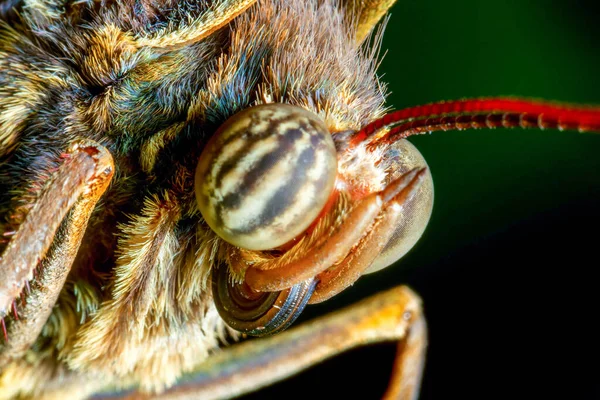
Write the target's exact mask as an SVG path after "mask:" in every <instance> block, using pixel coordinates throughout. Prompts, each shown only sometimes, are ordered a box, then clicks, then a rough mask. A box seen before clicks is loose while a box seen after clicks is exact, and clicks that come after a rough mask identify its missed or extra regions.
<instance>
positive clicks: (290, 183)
mask: <svg viewBox="0 0 600 400" xmlns="http://www.w3.org/2000/svg"><path fill="white" fill-rule="evenodd" d="M336 175H337V157H336V152H335V146H334V143H333V140H332V138H331V135H330V133H329V132H328V130H327V127H326V126H325V123H324V122H323V121H322V120H321V119H320V118H319V117H318V116H317V115H315V114H313V113H311V112H309V111H307V110H305V109H303V108H300V107H296V106H292V105H289V104H266V105H261V106H256V107H251V108H248V109H246V110H243V111H241V112H239V113H238V114H236V115H234V116H233V117H231V118H229V119H228V120H227V121H226V122H225V123H224V124H223V125H222V126H221V127H220V128H219V129H218V130H217V132H216V133H215V135H214V136H213V137H212V138H211V140H210V141H209V142H208V144H207V145H206V147H205V148H204V150H203V152H202V155H201V156H200V161H199V162H198V167H197V169H196V179H195V181H196V182H195V189H196V199H197V202H198V208H199V209H200V212H201V213H202V216H203V217H204V219H205V220H206V222H207V223H208V225H209V226H210V227H211V228H212V230H213V231H214V232H215V233H216V234H217V235H219V236H220V237H221V238H223V239H224V240H226V241H227V242H229V243H231V244H233V245H236V246H238V247H241V248H244V249H249V250H268V249H273V248H276V247H278V246H281V245H283V244H285V243H287V242H289V241H290V240H292V239H293V238H294V237H296V236H298V235H300V234H301V233H302V232H304V231H305V230H306V229H307V228H308V227H309V226H310V225H311V223H312V222H313V221H314V220H315V219H316V218H317V216H318V215H319V213H320V212H321V210H322V209H323V207H324V206H325V204H326V203H327V200H328V198H329V196H330V194H331V192H332V190H333V186H334V183H335V178H336Z"/></svg>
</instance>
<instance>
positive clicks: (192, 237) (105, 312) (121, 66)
mask: <svg viewBox="0 0 600 400" xmlns="http://www.w3.org/2000/svg"><path fill="white" fill-rule="evenodd" d="M22 3H23V4H21V3H15V4H16V9H15V10H14V11H7V10H4V9H0V18H4V20H5V21H7V22H1V21H0V128H1V129H0V157H2V164H1V166H0V168H1V170H2V179H1V180H0V185H2V186H3V188H4V189H7V190H9V191H10V192H9V194H8V195H5V196H4V197H2V198H0V205H1V206H2V209H3V210H4V211H3V214H6V215H8V214H10V212H11V210H14V208H15V204H20V203H22V202H23V201H26V202H27V201H29V202H31V201H34V200H31V199H29V198H28V197H26V196H27V195H26V193H25V189H26V188H27V186H28V184H29V183H30V182H31V181H32V180H35V179H37V178H36V177H38V176H41V175H42V174H43V173H44V171H46V170H48V169H49V168H50V167H51V166H50V164H49V161H48V160H50V159H51V158H52V157H51V155H52V154H55V153H57V152H60V151H62V149H63V148H64V147H65V146H66V145H67V144H68V143H69V142H71V141H72V140H73V139H74V138H77V137H81V136H84V137H87V138H90V139H92V140H96V141H97V142H99V143H100V144H102V145H104V146H106V147H107V148H108V149H109V150H110V151H111V153H112V154H113V155H114V158H115V164H116V167H117V171H116V175H115V178H114V179H113V183H112V185H111V187H110V188H109V190H108V192H107V193H106V194H105V196H104V197H103V200H102V201H101V202H100V203H99V204H98V206H97V208H96V210H95V212H94V214H93V215H92V218H91V220H90V223H89V227H88V230H87V234H86V237H85V238H84V241H83V243H82V245H81V248H80V251H79V253H78V256H77V259H76V261H75V264H74V265H73V269H72V272H71V275H70V277H69V280H68V282H67V284H66V285H65V287H64V289H63V291H62V293H61V296H60V298H59V301H58V303H57V307H55V309H54V312H53V314H52V315H51V317H50V319H49V320H48V322H47V324H46V327H45V328H44V330H43V332H42V334H41V335H40V337H39V339H38V341H37V342H36V343H35V344H34V346H33V347H32V348H31V349H30V350H29V352H28V354H27V355H26V356H25V357H24V358H23V359H18V360H15V361H14V362H13V363H12V364H10V365H8V366H2V367H0V370H1V371H0V398H12V397H13V396H25V397H27V396H34V397H38V396H40V395H41V394H42V392H43V393H44V395H45V396H48V397H51V396H54V395H56V396H60V395H61V393H63V392H62V391H63V390H65V387H70V386H69V385H75V386H77V387H78V388H79V389H81V390H82V395H84V396H85V395H86V394H87V393H91V392H94V391H96V390H98V389H100V388H102V387H106V386H111V385H113V386H118V387H128V386H130V385H136V386H139V387H141V388H142V389H143V390H148V391H160V390H163V389H164V388H165V387H168V386H170V385H172V384H174V383H175V382H176V380H177V379H178V378H179V377H180V376H181V374H183V373H185V372H187V371H191V370H193V369H194V367H196V366H197V365H198V364H200V363H201V362H202V361H203V360H204V359H206V357H208V356H209V355H210V354H211V352H213V351H215V350H216V349H217V347H218V346H219V343H224V342H225V340H226V337H227V336H228V335H229V336H232V335H233V336H235V335H234V334H232V333H231V332H227V329H226V328H225V326H224V324H223V322H222V321H221V319H220V318H219V316H218V314H217V312H216V310H215V308H214V305H213V304H212V299H211V294H210V291H209V290H208V289H207V282H208V277H209V273H210V270H211V267H212V265H213V264H214V263H215V262H217V260H220V259H224V258H226V253H227V250H228V245H227V244H225V243H223V242H222V241H221V240H220V239H217V238H216V236H215V235H214V233H212V232H211V231H210V229H208V227H207V226H206V225H205V224H204V222H203V221H202V220H201V217H200V215H199V213H198V211H197V209H196V206H195V203H194V196H193V173H194V169H195V165H196V162H197V158H198V156H199V154H200V152H201V150H202V146H203V143H204V142H205V140H206V138H208V137H209V136H210V135H211V133H212V132H214V130H215V129H216V128H217V127H218V126H219V125H220V124H221V123H222V122H223V121H224V120H225V119H227V118H228V117H229V116H231V115H232V114H234V113H235V112H237V111H239V110H241V109H243V108H246V107H248V106H251V105H256V104H262V103H269V102H286V103H290V104H296V105H300V106H302V107H304V108H306V109H308V110H310V111H313V112H315V113H316V114H318V115H319V116H321V117H322V118H323V119H324V120H325V121H326V124H327V125H328V127H329V129H330V131H331V132H332V133H335V132H340V131H345V130H356V129H358V128H359V127H360V126H361V125H363V124H364V123H366V122H368V121H371V120H373V119H375V118H377V117H379V116H381V115H382V114H383V113H384V111H385V107H384V100H385V89H384V87H383V85H382V84H381V83H380V82H379V81H378V79H377V76H376V74H375V68H376V64H377V60H376V55H377V51H378V49H377V46H375V47H374V48H367V47H359V46H357V44H356V41H355V38H356V35H357V26H356V21H357V20H359V18H358V17H357V16H356V13H357V12H358V11H357V9H355V8H349V10H350V11H347V12H344V10H345V9H344V8H343V7H341V6H340V4H339V3H338V2H337V1H334V0H321V1H317V0H313V1H288V0H264V1H260V2H259V3H258V4H256V5H255V6H253V7H252V8H250V9H249V10H247V11H245V12H243V13H242V14H241V15H240V16H239V17H238V18H236V19H235V20H234V21H233V22H231V23H230V24H229V25H228V26H226V27H225V28H223V29H220V30H215V29H212V28H211V29H208V25H210V23H211V20H215V19H218V16H219V15H221V14H223V13H226V12H227V10H229V12H230V14H229V15H231V14H235V13H237V12H239V11H240V10H243V9H245V8H244V7H247V5H248V4H246V3H244V4H245V5H239V4H238V5H237V6H236V5H235V4H234V3H232V2H228V1H224V0H220V1H214V2H206V3H205V2H198V3H197V5H195V3H194V2H185V3H184V4H185V5H182V6H178V5H177V6H174V5H175V4H178V3H175V2H173V1H166V2H162V3H159V2H150V1H141V2H137V1H136V2H133V1H125V0H123V1H101V2H100V1H91V0H90V1H86V2H72V3H71V2H63V1H40V0H29V1H24V2H22ZM230 3H232V4H234V5H233V6H231V7H233V8H231V9H228V8H227V7H229V6H230ZM206 4H208V5H206ZM236 7H237V8H236ZM235 10H237V11H235ZM9 23H10V24H11V26H9ZM217 25H218V24H217ZM219 26H220V25H219ZM361 29H363V30H364V27H361ZM376 44H378V42H377V41H376ZM348 164H351V160H348ZM373 173H374V174H375V175H377V176H376V177H377V178H378V179H379V181H381V180H382V179H383V178H382V177H383V176H384V175H385V174H383V172H382V170H381V169H376V171H374V172H373ZM381 174H383V175H381ZM4 192H6V190H5V191H4ZM24 199H25V200H24ZM340 201H341V203H340V204H341V205H340V206H339V207H337V209H338V212H337V215H338V216H341V215H343V212H344V210H345V209H346V208H347V206H346V205H345V203H344V200H343V199H342V200H340ZM340 218H341V217H340ZM328 223H331V224H333V225H335V224H336V223H339V221H337V220H335V219H333V220H331V221H329V222H328ZM326 230H327V229H325V227H322V228H319V229H317V230H316V232H317V234H319V235H320V234H324V233H322V232H324V231H326ZM315 240H316V239H315ZM299 249H300V250H298V249H297V251H305V250H303V249H306V246H303V247H301V248H300V247H299ZM290 256H292V255H290ZM0 351H1V349H0ZM82 382H85V383H82ZM84 389H85V390H84ZM69 396H70V397H71V398H72V393H71V394H70V395H69Z"/></svg>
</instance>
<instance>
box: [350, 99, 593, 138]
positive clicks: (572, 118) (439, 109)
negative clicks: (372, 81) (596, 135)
mask: <svg viewBox="0 0 600 400" xmlns="http://www.w3.org/2000/svg"><path fill="white" fill-rule="evenodd" d="M498 127H506V128H539V129H550V128H556V129H559V130H564V129H572V130H578V131H580V132H600V107H598V106H578V105H573V104H558V103H550V102H544V101H537V100H527V99H518V98H488V99H466V100H455V101H442V102H439V103H431V104H427V105H423V106H417V107H410V108H405V109H403V110H398V111H394V112H391V113H389V114H386V115H384V116H383V117H382V118H380V119H378V120H375V121H373V122H371V123H370V124H368V125H366V126H364V127H363V128H362V129H361V130H360V131H358V132H356V133H355V134H354V135H353V137H352V138H351V139H350V145H349V147H350V148H352V147H354V146H356V145H358V144H359V143H361V142H362V141H364V140H366V139H368V138H371V137H372V136H374V135H375V134H376V133H377V132H378V131H379V130H381V129H382V128H391V129H390V130H389V131H388V132H387V133H385V134H384V135H382V136H380V137H377V138H375V142H376V143H386V142H393V141H395V140H398V139H402V138H406V137H408V136H411V135H415V134H420V133H427V132H433V131H440V130H462V129H473V128H474V129H482V128H498Z"/></svg>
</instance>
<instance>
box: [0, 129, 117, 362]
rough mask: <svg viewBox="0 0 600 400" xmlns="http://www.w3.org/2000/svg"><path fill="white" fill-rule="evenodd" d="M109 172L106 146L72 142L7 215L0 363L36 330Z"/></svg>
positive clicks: (0, 276) (0, 261)
mask: <svg viewBox="0 0 600 400" xmlns="http://www.w3.org/2000/svg"><path fill="white" fill-rule="evenodd" d="M113 171H114V165H113V159H112V156H111V155H110V153H109V152H108V150H106V149H105V148H104V147H102V146H100V145H98V144H96V143H93V142H91V141H87V140H86V141H80V142H77V143H74V144H73V145H72V146H71V147H70V148H69V149H68V150H67V151H66V152H64V153H63V154H62V155H61V156H60V160H59V161H57V167H56V168H54V170H53V171H49V173H48V176H46V177H45V178H42V179H40V182H37V184H35V185H34V186H32V188H37V187H39V188H40V189H37V190H33V200H31V199H28V200H27V201H25V200H24V201H22V202H21V207H20V209H19V211H14V213H13V215H11V216H12V217H14V218H13V219H16V220H19V222H20V223H19V224H18V227H17V228H16V229H14V231H8V232H7V231H5V232H4V236H5V237H7V238H10V240H9V241H8V243H7V245H6V247H5V249H4V252H3V253H2V257H1V258H0V323H1V324H2V325H1V326H0V330H3V332H0V365H5V363H7V362H8V361H10V360H11V359H15V358H18V357H20V356H22V355H23V354H24V352H25V351H26V350H27V349H28V348H29V347H30V346H31V344H32V343H33V342H34V341H35V339H36V338H37V337H38V335H39V334H40V332H41V330H42V328H43V326H44V324H45V322H46V320H47V319H48V316H49V315H50V313H51V311H52V307H53V306H54V303H55V302H56V299H57V298H58V295H59V293H60V291H61V289H62V287H63V284H64V282H65V279H66V277H67V275H68V273H69V271H70V269H71V264H72V263H73V260H74V258H75V255H76V254H77V251H78V248H79V245H80V243H81V240H82V238H83V235H84V233H85V228H86V226H87V222H88V219H89V217H90V215H91V213H92V211H93V209H94V207H95V205H96V202H97V201H98V199H99V198H100V196H101V195H102V194H103V193H104V191H105V190H106V188H107V187H108V184H109V182H110V180H111V178H112V175H113ZM23 204H25V205H24V206H23ZM5 228H6V227H5ZM36 274H37V275H36ZM34 275H36V276H35V278H34ZM32 278H34V279H32ZM24 291H25V293H23V292H24ZM27 291H29V293H28V294H27ZM23 295H24V297H22V301H19V302H18V303H17V301H16V300H17V299H18V298H19V297H20V296H23ZM8 314H12V317H10V318H5V317H7V316H8ZM5 319H6V320H7V321H6V323H5ZM2 336H4V337H2Z"/></svg>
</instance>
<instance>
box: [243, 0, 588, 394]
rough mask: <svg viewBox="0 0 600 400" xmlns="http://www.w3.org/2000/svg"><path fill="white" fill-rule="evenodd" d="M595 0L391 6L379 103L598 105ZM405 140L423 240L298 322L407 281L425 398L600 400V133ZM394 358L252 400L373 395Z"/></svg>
mask: <svg viewBox="0 0 600 400" xmlns="http://www.w3.org/2000/svg"><path fill="white" fill-rule="evenodd" d="M596 3H597V2H594V1H568V2H567V1H542V0H521V1H485V2H484V1H479V2H478V1H471V0H469V1H459V2H453V1H443V0H422V1H416V0H404V1H400V2H399V4H397V5H396V6H395V7H394V8H393V10H392V17H391V19H390V22H389V24H388V27H387V31H386V36H385V40H384V45H383V47H384V49H387V55H386V56H385V59H384V61H383V63H382V68H381V73H382V74H384V76H383V78H382V80H383V81H384V82H387V83H389V89H390V91H391V95H390V97H389V104H390V105H392V106H393V107H394V108H402V107H407V106H411V105H417V104H421V103H427V102H431V101H437V100H444V99H454V98H461V97H479V96H495V95H518V96H527V97H535V98H543V99H553V100H561V101H569V102H580V103H596V104H600V79H599V78H598V72H599V69H600V49H599V47H600V26H599V25H600V24H599V23H598V21H600V13H599V11H598V10H599V6H598V5H597V4H596ZM410 140H411V141H412V142H413V143H414V144H415V145H416V146H417V147H418V148H419V149H420V150H421V152H422V154H423V155H424V157H425V159H426V160H427V161H428V163H429V167H430V168H431V171H432V174H433V179H434V184H435V189H436V193H435V204H434V213H433V216H432V220H431V223H430V225H429V227H428V229H427V231H426V233H425V235H424V236H423V238H422V239H421V241H420V242H419V243H418V244H417V246H416V247H415V248H414V249H413V251H412V252H411V253H409V255H408V256H406V257H405V258H404V259H403V260H402V261H401V262H400V263H398V264H397V265H396V266H394V267H390V268H388V269H387V270H385V271H383V272H381V273H378V274H375V275H372V276H367V277H363V278H362V279H361V280H360V281H359V282H358V283H357V284H356V285H355V286H354V287H353V288H351V289H349V290H347V291H346V292H344V293H342V294H341V295H339V296H338V297H337V298H335V299H332V300H330V301H329V302H328V303H326V304H323V305H320V306H313V307H310V308H309V309H308V310H307V311H305V315H304V316H303V319H310V318H312V317H314V316H315V315H319V314H324V313H326V312H328V311H330V310H334V309H338V308H341V307H342V306H344V305H347V304H351V303H353V302H355V301H357V300H358V299H361V298H364V297H366V296H367V295H369V294H373V293H376V292H377V291H380V290H382V289H385V288H388V287H391V286H394V285H397V284H401V283H407V284H409V285H411V286H412V287H413V288H415V289H416V290H417V291H418V292H419V293H420V294H421V295H422V296H423V299H424V307H425V312H426V315H427V317H428V321H429V327H430V348H429V353H428V360H427V368H426V372H425V379H424V382H423V391H422V398H427V399H444V398H494V397H502V398H539V397H549V398H553V397H557V398H558V397H565V398H577V399H582V398H600V383H599V382H598V375H597V373H598V367H597V360H598V359H599V356H600V352H599V351H598V345H597V343H596V342H597V340H598V337H599V335H598V334H599V331H598V329H597V328H593V325H594V324H595V323H596V321H597V316H598V313H597V310H598V307H597V306H598V304H599V302H598V296H597V295H596V293H598V291H597V290H596V284H597V280H596V279H594V277H593V275H594V271H595V270H596V269H597V268H598V265H599V264H600V263H599V262H598V259H597V250H598V249H599V248H600V241H599V240H598V239H599V236H600V235H598V224H600V212H599V210H598V208H599V207H600V157H599V156H598V155H599V153H600V135H594V134H579V133H575V132H557V131H544V132H541V131H535V130H528V131H520V130H504V129H502V130H494V131H465V132H446V133H444V132H438V133H434V134H433V135H431V136H421V137H414V138H411V139H410ZM393 351H394V347H393V346H385V345H384V346H377V347H372V348H369V349H366V350H360V351H357V352H354V353H352V354H347V355H344V356H341V357H339V358H338V359H336V360H334V361H328V362H326V363H325V364H324V365H322V366H320V367H317V368H315V369H313V370H311V371H309V372H307V373H304V374H302V375H301V376H300V377H298V378H294V379H292V380H290V381H288V382H286V383H284V384H281V385H278V386H275V387H274V388H271V389H267V390H265V391H263V392H262V393H261V394H260V395H256V397H255V398H270V397H271V396H276V395H286V396H289V395H290V394H293V395H294V396H292V397H298V396H307V397H308V398H326V397H336V398H345V397H348V398H350V397H352V398H378V397H380V396H381V393H382V390H383V388H384V387H385V381H386V379H387V376H388V374H389V370H390V366H391V360H392V357H393V356H392V353H393ZM290 390H291V392H290Z"/></svg>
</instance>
